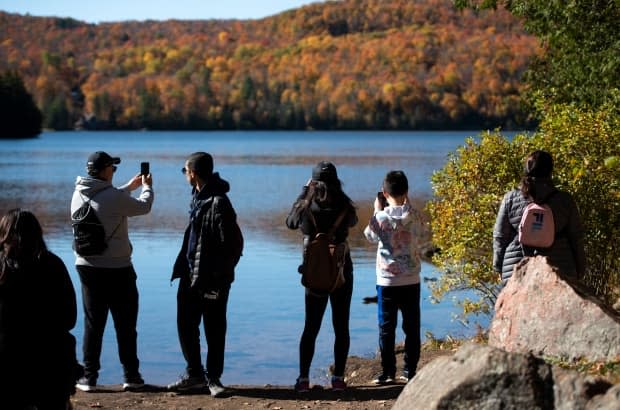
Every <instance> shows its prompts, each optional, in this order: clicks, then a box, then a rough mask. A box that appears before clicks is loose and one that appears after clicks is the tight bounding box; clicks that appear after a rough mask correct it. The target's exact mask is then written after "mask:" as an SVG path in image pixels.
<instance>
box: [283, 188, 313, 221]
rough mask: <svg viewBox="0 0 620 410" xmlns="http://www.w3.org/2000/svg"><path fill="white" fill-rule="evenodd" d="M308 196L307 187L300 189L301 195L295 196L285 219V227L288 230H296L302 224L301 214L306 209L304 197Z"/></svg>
mask: <svg viewBox="0 0 620 410" xmlns="http://www.w3.org/2000/svg"><path fill="white" fill-rule="evenodd" d="M307 194H308V186H306V185H304V187H303V188H302V189H301V193H300V194H299V195H298V196H297V199H296V200H295V203H294V204H293V207H292V208H291V211H290V212H289V214H288V216H287V217H286V226H287V227H288V228H289V229H298V228H299V226H300V225H301V223H302V218H303V213H304V210H305V209H306V207H307V206H308V202H307V200H306V195H307Z"/></svg>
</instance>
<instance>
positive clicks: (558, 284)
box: [489, 256, 620, 361]
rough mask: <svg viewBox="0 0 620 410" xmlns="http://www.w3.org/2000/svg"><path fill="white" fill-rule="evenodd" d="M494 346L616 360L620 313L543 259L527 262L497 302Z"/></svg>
mask: <svg viewBox="0 0 620 410" xmlns="http://www.w3.org/2000/svg"><path fill="white" fill-rule="evenodd" d="M489 345H490V346H495V347H498V348H501V349H504V350H507V351H509V352H521V353H527V352H531V353H533V354H534V355H536V356H543V355H547V356H556V357H561V358H565V359H569V360H573V359H580V358H585V359H587V360H589V361H597V360H603V361H611V360H617V359H618V357H619V356H620V315H619V314H618V312H616V311H615V310H612V309H610V308H607V307H606V306H604V305H603V304H602V303H601V302H600V301H599V300H598V299H596V298H595V297H594V296H593V295H592V294H591V293H590V292H589V291H588V290H587V289H586V288H584V287H583V286H582V285H580V284H579V283H576V282H574V281H572V280H570V279H568V278H563V277H561V276H560V275H559V274H558V273H557V272H556V271H555V270H554V269H553V268H552V267H550V266H549V265H548V264H547V263H546V259H545V258H544V257H541V256H538V257H535V258H526V259H524V260H523V261H522V262H521V263H520V264H519V265H518V266H517V267H516V268H515V272H514V274H513V276H512V277H511V278H510V280H509V281H508V283H507V284H506V287H505V288H504V289H503V290H502V292H501V293H500V295H499V297H498V299H497V302H496V304H495V317H494V318H493V321H492V322H491V326H490V330H489Z"/></svg>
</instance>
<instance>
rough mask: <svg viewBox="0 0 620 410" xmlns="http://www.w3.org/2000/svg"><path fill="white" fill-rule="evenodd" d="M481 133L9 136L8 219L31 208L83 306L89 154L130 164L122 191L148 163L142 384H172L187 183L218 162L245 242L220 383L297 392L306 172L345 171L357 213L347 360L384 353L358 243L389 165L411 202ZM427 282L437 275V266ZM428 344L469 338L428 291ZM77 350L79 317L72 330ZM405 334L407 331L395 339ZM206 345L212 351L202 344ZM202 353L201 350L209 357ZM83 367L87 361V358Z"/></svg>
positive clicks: (322, 368)
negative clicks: (78, 252) (80, 215)
mask: <svg viewBox="0 0 620 410" xmlns="http://www.w3.org/2000/svg"><path fill="white" fill-rule="evenodd" d="M475 135H476V132H148V131H147V132H96V133H94V132H49V133H44V134H42V135H41V137H39V138H37V139H32V140H0V154H1V155H0V211H1V212H5V211H6V210H8V209H10V208H13V207H18V206H19V207H22V208H26V209H29V210H32V211H33V212H34V213H35V214H36V215H37V216H38V217H39V219H40V220H41V222H42V224H43V225H44V229H45V235H46V239H47V241H48V245H49V247H50V248H51V249H52V250H53V251H54V252H55V253H57V254H58V255H59V256H60V257H61V258H62V259H63V260H64V261H65V263H66V265H67V267H68V269H69V272H70V273H71V275H72V279H73V283H74V286H75V288H76V293H77V295H78V304H79V305H80V306H81V298H80V287H79V280H78V278H77V273H76V272H75V267H74V266H73V263H74V258H73V254H72V251H71V230H70V224H69V203H70V198H71V194H72V192H73V188H74V182H75V178H76V176H78V175H83V174H84V166H85V162H86V158H87V156H88V154H89V153H90V152H92V151H97V150H104V151H107V152H108V153H110V154H111V155H114V156H120V157H121V158H122V162H121V164H120V165H119V168H118V171H117V173H116V174H115V177H114V178H115V179H114V183H115V184H117V185H120V184H121V183H124V182H126V181H127V180H129V179H130V178H131V177H132V176H133V175H134V174H136V173H137V172H138V171H139V166H140V162H141V161H150V163H151V172H152V174H153V180H154V189H155V195H156V197H155V203H154V207H153V210H152V212H151V213H150V214H149V215H146V216H141V217H135V218H131V219H130V236H131V240H132V243H133V246H134V255H133V256H134V265H135V268H136V271H137V272H138V286H139V290H140V314H139V323H138V342H139V356H140V360H141V370H142V373H143V375H144V376H145V378H146V379H147V382H149V383H156V384H165V383H168V382H171V381H172V380H173V379H175V378H176V377H177V376H178V375H179V373H181V372H182V371H183V369H184V360H183V357H182V355H181V353H180V350H179V344H178V340H177V334H176V320H175V317H176V282H175V283H174V284H171V283H170V280H169V278H170V273H171V266H172V263H173V261H174V258H175V257H176V254H177V252H178V249H179V247H180V245H181V240H182V233H183V229H184V227H185V224H186V222H187V207H188V203H189V198H190V187H189V186H188V185H187V183H186V181H185V178H184V177H183V175H182V174H181V172H180V170H181V167H183V165H184V160H185V158H186V157H187V155H188V154H190V153H191V152H194V151H207V152H210V153H211V154H212V155H213V156H214V159H215V168H216V171H219V172H220V174H221V176H222V178H224V179H226V180H228V181H229V182H230V184H231V192H230V197H231V200H232V201H233V204H234V206H235V208H236V210H237V213H238V215H239V221H240V225H241V227H242V229H243V231H244V235H245V239H246V245H245V252H244V256H243V258H242V259H241V262H240V263H239V265H238V267H237V279H236V281H235V282H234V284H233V287H232V290H231V295H230V301H229V315H228V322H229V329H228V337H227V346H226V363H225V370H224V375H223V379H222V380H223V382H224V383H229V384H240V383H243V384H264V383H271V384H292V383H293V381H294V379H295V377H297V366H298V340H299V336H300V334H301V331H302V328H303V288H302V287H301V285H300V284H299V275H298V274H297V265H298V264H299V260H300V250H301V243H300V240H301V236H300V233H299V232H297V231H289V230H287V229H286V227H285V226H284V218H285V217H286V214H287V212H288V210H289V208H290V206H291V204H292V202H293V201H294V199H295V198H296V196H297V194H298V192H299V191H300V189H301V186H302V185H303V184H304V183H305V181H306V180H307V179H308V178H309V176H310V174H311V169H312V167H313V165H314V164H315V163H317V162H318V161H320V160H329V161H332V162H333V163H334V164H335V165H336V166H337V168H338V174H339V177H340V179H341V180H342V181H343V184H344V189H345V191H346V192H347V193H348V194H349V196H351V197H352V198H353V200H354V201H355V202H356V203H357V205H358V207H359V210H360V215H361V221H360V224H359V225H360V226H358V227H356V228H355V229H354V230H353V231H352V232H351V237H350V242H351V247H352V256H353V260H354V266H355V267H354V269H355V271H354V275H355V279H354V280H355V284H354V293H353V302H352V306H351V324H350V329H351V350H350V354H351V355H361V356H369V355H373V354H374V353H375V351H376V348H377V324H376V322H377V321H376V305H364V304H362V298H363V297H364V296H371V295H374V294H375V287H374V286H375V276H374V256H375V248H374V247H373V246H372V245H369V244H367V243H366V242H365V240H364V239H363V238H362V236H361V230H362V229H363V227H364V225H365V222H366V221H365V219H366V218H367V217H368V215H369V214H370V209H371V201H372V199H373V198H374V195H375V193H376V191H377V189H378V188H379V186H380V184H381V180H382V178H383V176H384V175H385V173H386V172H387V171H388V170H390V169H402V170H404V171H405V172H406V174H407V175H408V177H409V183H410V194H411V196H412V197H415V198H420V199H426V198H428V197H429V196H430V195H431V187H430V176H431V174H432V172H433V171H434V170H436V169H438V168H440V167H441V166H442V165H443V164H444V162H445V160H446V157H447V154H448V153H449V152H451V151H454V150H455V149H456V148H457V147H458V146H460V145H462V144H463V143H464V141H465V138H466V137H467V136H475ZM422 275H423V276H424V277H426V278H432V277H434V276H435V275H436V274H435V272H433V269H432V266H430V265H427V264H425V265H424V266H423V272H422ZM422 297H423V301H422V334H424V333H425V332H426V331H430V332H432V333H433V334H434V335H435V336H437V337H442V336H444V335H446V334H448V333H450V334H457V335H458V334H462V333H468V332H469V331H468V330H467V329H464V328H463V327H462V326H461V325H459V324H457V323H455V322H453V321H452V320H451V313H452V312H453V311H454V308H453V307H452V305H451V304H450V302H449V301H446V302H443V303H441V304H438V305H433V304H431V303H430V300H429V292H428V289H427V287H426V286H423V291H422ZM330 314H331V313H330V310H329V308H328V310H327V312H326V316H325V318H324V320H323V322H324V325H323V328H322V330H321V333H320V334H319V338H318V340H317V349H316V353H315V358H314V361H313V368H312V377H313V378H315V379H321V378H323V377H324V375H325V374H326V369H327V367H328V366H329V364H330V363H331V360H332V344H333V335H332V331H331V329H330V327H331V321H330ZM74 334H75V335H76V337H77V338H78V349H81V336H82V314H81V308H80V309H79V317H78V324H77V326H76V328H75V330H74ZM400 338H402V335H401V334H400V331H399V339H400ZM203 347H204V342H203ZM204 348H205V349H206V347H204ZM79 357H81V354H79ZM121 377H122V372H121V370H120V364H119V363H118V356H117V352H116V342H115V334H114V328H113V326H112V321H111V318H110V319H109V321H108V327H107V328H106V333H105V340H104V348H103V353H102V371H101V374H100V379H99V382H100V383H104V384H107V383H120V382H121V381H122V380H121Z"/></svg>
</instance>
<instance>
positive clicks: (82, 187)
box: [75, 177, 112, 198]
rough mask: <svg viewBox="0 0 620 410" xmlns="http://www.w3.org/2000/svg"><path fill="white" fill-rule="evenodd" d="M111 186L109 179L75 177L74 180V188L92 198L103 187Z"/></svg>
mask: <svg viewBox="0 0 620 410" xmlns="http://www.w3.org/2000/svg"><path fill="white" fill-rule="evenodd" d="M110 186H112V183H111V182H110V181H104V180H103V179H99V178H94V177H77V179H76V180H75V189H76V191H78V192H79V193H81V194H82V195H84V196H86V197H88V198H92V197H93V196H95V195H96V194H98V193H99V192H101V191H103V190H104V189H106V188H108V187H110Z"/></svg>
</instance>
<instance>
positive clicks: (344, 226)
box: [286, 186, 358, 275]
mask: <svg viewBox="0 0 620 410" xmlns="http://www.w3.org/2000/svg"><path fill="white" fill-rule="evenodd" d="M307 192H308V187H307V186H304V187H303V189H302V191H301V193H300V194H299V196H298V197H297V200H296V201H295V203H294V204H293V207H292V209H291V211H290V212H289V215H288V216H287V218H286V226H287V227H288V228H289V229H300V230H301V232H302V233H303V235H304V237H303V249H304V251H305V249H306V246H307V245H308V243H309V241H310V240H311V239H312V238H314V236H315V235H316V234H317V233H319V232H323V233H326V232H328V231H329V230H330V229H331V228H332V226H333V225H334V222H336V219H338V216H339V215H340V214H341V212H343V211H346V214H345V216H344V218H343V219H342V222H341V223H340V225H339V226H338V228H337V229H336V231H335V232H334V243H341V242H344V241H346V240H347V237H348V236H349V228H350V227H352V226H355V224H357V220H358V219H357V213H356V210H355V207H354V206H353V205H351V203H350V202H349V201H348V199H347V198H346V197H344V196H342V197H340V198H332V199H331V200H329V201H326V202H323V203H319V202H317V201H312V203H311V204H309V209H310V212H312V215H313V216H314V220H315V222H316V224H317V227H318V229H317V228H316V227H315V226H314V223H312V220H311V219H310V218H309V216H308V213H307V212H305V209H306V203H305V200H306V196H307ZM352 271H353V264H352V262H351V256H350V255H349V254H347V256H346V263H345V275H346V274H350V273H351V272H352Z"/></svg>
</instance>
